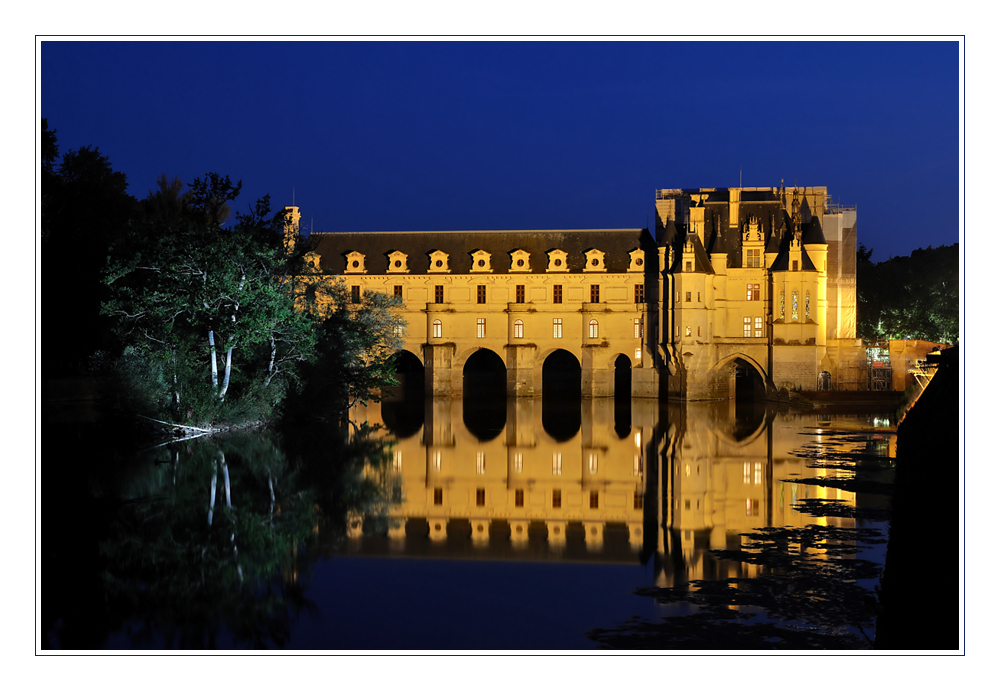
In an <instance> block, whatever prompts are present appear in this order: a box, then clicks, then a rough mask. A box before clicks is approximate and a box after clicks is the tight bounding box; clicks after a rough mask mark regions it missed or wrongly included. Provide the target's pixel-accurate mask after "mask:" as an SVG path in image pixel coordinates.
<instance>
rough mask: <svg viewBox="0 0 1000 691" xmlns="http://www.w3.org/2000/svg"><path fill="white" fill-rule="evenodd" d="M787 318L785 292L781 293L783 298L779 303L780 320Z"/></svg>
mask: <svg viewBox="0 0 1000 691" xmlns="http://www.w3.org/2000/svg"><path fill="white" fill-rule="evenodd" d="M784 318H785V291H781V298H780V299H779V301H778V319H782V320H784Z"/></svg>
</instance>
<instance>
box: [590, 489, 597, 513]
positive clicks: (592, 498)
mask: <svg viewBox="0 0 1000 691" xmlns="http://www.w3.org/2000/svg"><path fill="white" fill-rule="evenodd" d="M590 508H592V509H596V508H597V490H590Z"/></svg>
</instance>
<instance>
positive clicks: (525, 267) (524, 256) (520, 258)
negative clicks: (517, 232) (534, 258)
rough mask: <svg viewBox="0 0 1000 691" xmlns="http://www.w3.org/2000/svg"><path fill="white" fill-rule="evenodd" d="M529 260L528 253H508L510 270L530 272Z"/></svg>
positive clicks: (529, 255) (518, 251)
mask: <svg viewBox="0 0 1000 691" xmlns="http://www.w3.org/2000/svg"><path fill="white" fill-rule="evenodd" d="M530 259H531V254H530V253H528V252H525V251H524V250H514V251H513V252H511V253H510V270H511V271H531V265H530V262H529V260H530Z"/></svg>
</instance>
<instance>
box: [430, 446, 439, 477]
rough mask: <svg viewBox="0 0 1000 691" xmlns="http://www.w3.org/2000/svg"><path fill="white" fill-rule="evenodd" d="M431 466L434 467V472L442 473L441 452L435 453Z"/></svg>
mask: <svg viewBox="0 0 1000 691" xmlns="http://www.w3.org/2000/svg"><path fill="white" fill-rule="evenodd" d="M431 464H432V465H433V466H434V470H436V471H438V472H440V470H441V452H440V451H435V452H434V455H433V456H432V457H431Z"/></svg>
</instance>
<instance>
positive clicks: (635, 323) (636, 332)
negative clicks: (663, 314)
mask: <svg viewBox="0 0 1000 691" xmlns="http://www.w3.org/2000/svg"><path fill="white" fill-rule="evenodd" d="M632 337H633V338H642V319H633V320H632Z"/></svg>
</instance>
